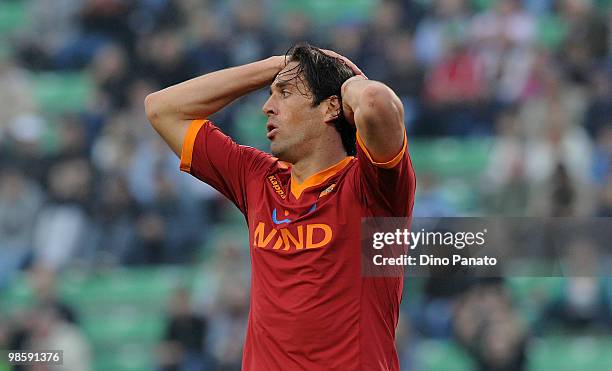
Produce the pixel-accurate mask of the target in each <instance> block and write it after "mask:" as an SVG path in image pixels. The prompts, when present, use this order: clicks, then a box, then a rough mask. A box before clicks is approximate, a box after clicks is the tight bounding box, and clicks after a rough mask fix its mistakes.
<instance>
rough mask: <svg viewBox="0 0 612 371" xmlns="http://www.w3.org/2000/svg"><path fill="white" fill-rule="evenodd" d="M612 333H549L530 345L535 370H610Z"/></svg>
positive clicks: (529, 355) (533, 370) (532, 369)
mask: <svg viewBox="0 0 612 371" xmlns="http://www.w3.org/2000/svg"><path fill="white" fill-rule="evenodd" d="M610 349H612V337H547V338H541V339H535V340H533V341H532V343H531V345H530V346H529V347H528V362H529V365H528V369H529V370H531V371H548V370H555V371H574V370H610V367H611V365H612V352H610Z"/></svg>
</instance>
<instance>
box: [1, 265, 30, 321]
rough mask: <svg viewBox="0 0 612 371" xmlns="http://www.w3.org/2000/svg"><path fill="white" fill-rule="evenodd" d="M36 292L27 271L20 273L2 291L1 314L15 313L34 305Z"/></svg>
mask: <svg viewBox="0 0 612 371" xmlns="http://www.w3.org/2000/svg"><path fill="white" fill-rule="evenodd" d="M33 303H34V293H33V292H32V288H31V287H30V285H29V283H28V278H27V275H26V274H25V273H23V272H22V273H19V274H18V275H17V276H15V278H14V279H13V281H12V282H11V284H10V285H9V286H8V287H7V288H6V289H5V290H3V291H1V292H0V314H1V313H15V312H18V311H22V310H25V309H28V308H31V307H32V304H33Z"/></svg>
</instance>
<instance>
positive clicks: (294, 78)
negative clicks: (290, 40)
mask: <svg viewBox="0 0 612 371" xmlns="http://www.w3.org/2000/svg"><path fill="white" fill-rule="evenodd" d="M285 86H292V87H297V88H298V89H304V88H305V87H306V84H305V81H304V78H303V74H302V73H300V68H299V64H298V62H289V63H287V65H286V66H285V68H283V69H282V70H281V71H280V72H279V73H278V74H277V75H276V77H275V78H274V81H273V82H272V88H280V87H285Z"/></svg>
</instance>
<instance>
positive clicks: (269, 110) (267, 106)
mask: <svg viewBox="0 0 612 371" xmlns="http://www.w3.org/2000/svg"><path fill="white" fill-rule="evenodd" d="M261 110H262V111H263V113H264V115H266V116H268V117H269V116H270V115H274V114H275V113H276V108H275V105H274V102H273V100H272V96H270V97H269V98H268V100H267V101H266V103H264V105H263V106H262V107H261Z"/></svg>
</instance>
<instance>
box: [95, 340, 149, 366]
mask: <svg viewBox="0 0 612 371" xmlns="http://www.w3.org/2000/svg"><path fill="white" fill-rule="evenodd" d="M154 354H155V353H154V352H152V351H151V349H150V348H148V347H142V346H139V345H137V344H130V345H126V346H122V347H120V348H118V349H116V350H112V351H106V352H97V353H96V355H95V359H94V369H95V370H96V371H117V370H120V371H145V370H152V369H153V365H154V364H155V356H154Z"/></svg>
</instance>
